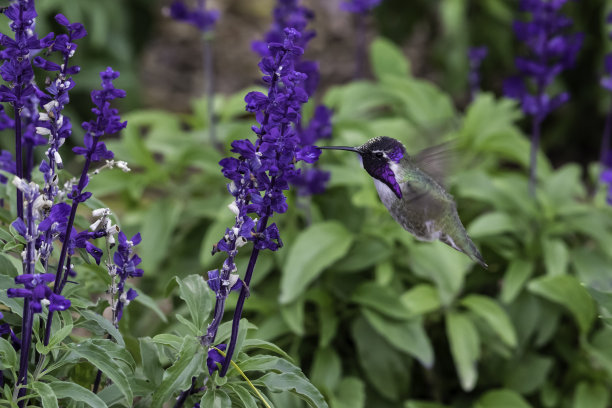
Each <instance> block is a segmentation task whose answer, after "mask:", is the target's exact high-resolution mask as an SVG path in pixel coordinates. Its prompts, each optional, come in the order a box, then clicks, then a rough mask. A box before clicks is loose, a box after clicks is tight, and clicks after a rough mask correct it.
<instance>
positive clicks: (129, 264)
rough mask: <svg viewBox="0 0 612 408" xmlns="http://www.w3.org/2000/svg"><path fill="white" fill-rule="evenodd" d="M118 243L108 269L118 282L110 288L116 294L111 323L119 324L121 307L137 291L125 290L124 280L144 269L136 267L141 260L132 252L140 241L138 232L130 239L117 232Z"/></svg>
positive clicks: (130, 299)
mask: <svg viewBox="0 0 612 408" xmlns="http://www.w3.org/2000/svg"><path fill="white" fill-rule="evenodd" d="M117 238H118V240H119V245H117V250H116V251H115V254H114V255H113V262H114V264H115V265H114V266H113V267H112V268H111V270H110V271H109V272H110V273H111V276H118V277H119V282H117V283H116V287H113V288H111V292H112V293H116V294H117V297H118V299H117V303H116V310H115V311H114V314H113V315H114V318H113V323H114V324H115V325H118V324H119V321H120V320H121V317H122V316H123V309H124V307H125V306H127V305H128V304H129V303H130V302H131V301H132V300H134V299H135V298H136V296H138V293H137V292H136V291H135V290H134V289H131V288H130V289H129V290H128V291H127V292H126V291H125V281H126V280H127V279H128V278H135V277H140V276H142V275H143V273H144V271H143V270H142V269H140V268H138V265H140V263H141V262H142V260H141V259H140V257H139V256H138V255H136V254H135V253H134V247H135V246H137V245H138V244H140V242H141V241H142V239H141V237H140V233H137V234H136V235H134V236H133V237H132V238H131V239H128V238H127V236H126V235H125V233H124V232H123V231H120V232H119V235H118V236H117Z"/></svg>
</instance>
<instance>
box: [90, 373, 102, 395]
mask: <svg viewBox="0 0 612 408" xmlns="http://www.w3.org/2000/svg"><path fill="white" fill-rule="evenodd" d="M100 381H102V370H98V373H97V374H96V380H95V381H94V384H93V389H92V392H93V393H94V394H97V393H98V388H100Z"/></svg>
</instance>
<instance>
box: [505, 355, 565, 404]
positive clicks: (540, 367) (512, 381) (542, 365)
mask: <svg viewBox="0 0 612 408" xmlns="http://www.w3.org/2000/svg"><path fill="white" fill-rule="evenodd" d="M553 364H554V360H553V359H552V358H549V357H544V356H539V355H537V354H533V353H529V354H527V355H525V356H522V357H520V358H518V359H515V360H513V361H512V362H511V363H510V364H509V366H508V367H507V368H506V370H505V374H504V379H503V384H504V386H505V387H506V388H508V389H511V390H513V391H516V392H518V393H520V394H524V395H528V394H531V393H533V392H535V391H537V390H538V389H540V388H541V387H542V386H543V385H544V383H545V381H546V379H547V378H548V376H549V373H550V371H551V369H552V368H553Z"/></svg>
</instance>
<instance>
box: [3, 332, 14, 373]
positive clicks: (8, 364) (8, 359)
mask: <svg viewBox="0 0 612 408" xmlns="http://www.w3.org/2000/svg"><path fill="white" fill-rule="evenodd" d="M16 367H17V353H16V352H15V349H14V348H13V345H12V344H11V343H9V341H8V340H5V339H3V338H2V337H0V369H3V370H4V369H9V368H12V369H14V368H16Z"/></svg>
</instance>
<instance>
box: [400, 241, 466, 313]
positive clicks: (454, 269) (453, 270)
mask: <svg viewBox="0 0 612 408" xmlns="http://www.w3.org/2000/svg"><path fill="white" fill-rule="evenodd" d="M409 257H410V259H409V263H410V266H411V268H412V270H413V272H414V273H415V275H417V276H418V277H421V278H423V279H426V280H429V281H432V282H434V283H435V285H436V287H437V289H438V294H439V297H440V301H441V302H442V304H443V305H445V306H447V305H450V304H451V303H452V301H453V300H454V299H455V298H456V297H457V295H458V294H459V292H460V291H461V288H462V286H463V282H464V279H465V274H466V273H467V271H468V269H469V268H470V266H471V265H472V263H473V262H472V261H471V260H470V259H469V258H468V257H467V256H465V255H464V254H462V253H461V252H459V251H455V250H453V249H452V248H450V247H448V246H447V245H445V244H443V243H441V242H439V241H438V242H427V243H418V244H416V245H415V246H414V247H413V248H411V250H410V255H409Z"/></svg>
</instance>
